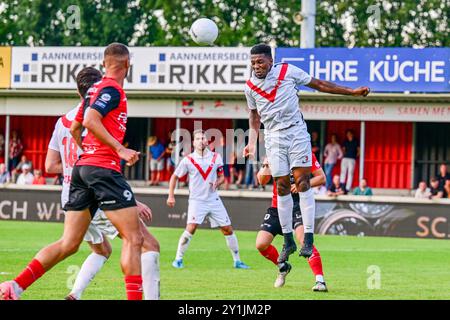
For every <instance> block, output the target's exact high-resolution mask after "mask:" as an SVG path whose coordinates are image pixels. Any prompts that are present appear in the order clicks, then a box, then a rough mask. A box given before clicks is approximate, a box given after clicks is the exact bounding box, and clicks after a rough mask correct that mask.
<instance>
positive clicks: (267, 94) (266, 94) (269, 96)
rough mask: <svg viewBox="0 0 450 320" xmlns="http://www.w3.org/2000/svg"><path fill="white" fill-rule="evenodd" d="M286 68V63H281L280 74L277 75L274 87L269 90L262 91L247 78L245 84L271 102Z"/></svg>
mask: <svg viewBox="0 0 450 320" xmlns="http://www.w3.org/2000/svg"><path fill="white" fill-rule="evenodd" d="M287 68H288V64H287V63H283V66H282V67H281V71H280V74H279V75H278V81H277V84H276V85H275V87H274V88H273V89H272V91H270V92H267V91H264V90H262V89H261V88H259V87H257V86H255V85H254V84H253V82H251V81H250V80H247V85H248V86H249V87H250V89H252V90H253V91H255V92H256V93H257V94H259V95H260V96H262V97H264V98H266V99H267V100H269V101H270V102H272V103H273V102H274V101H275V97H276V96H277V91H278V88H279V87H280V85H281V82H282V81H283V80H284V78H285V77H286V72H287Z"/></svg>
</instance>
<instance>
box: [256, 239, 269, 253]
mask: <svg viewBox="0 0 450 320" xmlns="http://www.w3.org/2000/svg"><path fill="white" fill-rule="evenodd" d="M268 247H269V244H267V243H266V242H262V241H256V249H257V250H258V251H259V252H262V251H264V250H266V249H267V248H268Z"/></svg>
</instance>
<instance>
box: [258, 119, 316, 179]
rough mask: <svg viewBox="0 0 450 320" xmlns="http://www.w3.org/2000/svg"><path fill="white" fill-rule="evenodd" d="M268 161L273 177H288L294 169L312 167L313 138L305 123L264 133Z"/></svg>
mask: <svg viewBox="0 0 450 320" xmlns="http://www.w3.org/2000/svg"><path fill="white" fill-rule="evenodd" d="M264 141H265V147H266V154H267V159H268V161H269V165H270V170H271V171H272V176H274V177H282V176H288V175H289V174H290V172H291V169H292V168H295V167H311V165H312V159H311V157H312V154H311V137H310V135H309V133H308V130H307V127H306V124H305V123H301V124H300V123H299V124H297V125H294V126H292V127H290V128H287V129H283V130H279V131H273V132H268V131H265V132H264Z"/></svg>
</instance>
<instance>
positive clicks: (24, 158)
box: [11, 155, 33, 181]
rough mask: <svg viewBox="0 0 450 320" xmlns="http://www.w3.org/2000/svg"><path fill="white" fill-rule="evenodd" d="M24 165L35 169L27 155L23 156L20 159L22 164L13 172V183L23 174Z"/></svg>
mask: <svg viewBox="0 0 450 320" xmlns="http://www.w3.org/2000/svg"><path fill="white" fill-rule="evenodd" d="M24 165H28V166H29V167H30V168H33V163H32V162H31V161H29V160H28V158H27V156H26V155H22V156H21V157H20V162H19V163H18V164H17V166H16V167H15V168H14V169H13V170H12V172H11V175H12V178H13V181H16V180H17V175H18V174H19V173H20V172H22V168H23V166H24Z"/></svg>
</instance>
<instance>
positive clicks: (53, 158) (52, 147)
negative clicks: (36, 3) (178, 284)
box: [46, 68, 159, 300]
mask: <svg viewBox="0 0 450 320" xmlns="http://www.w3.org/2000/svg"><path fill="white" fill-rule="evenodd" d="M100 79H101V73H100V72H99V71H98V70H97V69H95V68H85V69H83V70H81V71H80V73H79V74H78V75H77V85H78V91H79V94H80V96H81V97H86V96H87V95H88V89H89V87H91V86H92V85H93V84H94V83H95V82H97V81H99V80H100ZM86 99H89V98H88V97H87V98H86ZM84 103H87V100H83V101H82V102H81V103H80V104H79V105H78V106H77V107H75V108H74V109H72V110H71V111H69V112H68V113H67V114H66V115H64V116H62V117H61V118H59V119H58V121H57V122H56V125H55V129H54V131H53V135H52V138H51V140H50V143H49V146H48V152H47V158H46V171H47V172H48V173H63V174H64V181H63V188H62V193H61V206H62V207H64V205H65V204H66V203H67V201H68V199H69V188H70V180H71V177H72V170H73V166H74V165H75V162H76V161H77V160H78V157H79V156H80V154H81V153H82V150H81V148H79V147H78V145H77V141H76V140H75V139H74V137H72V135H71V132H70V127H71V124H72V122H73V121H74V119H75V116H76V114H77V112H78V109H79V108H83V107H84ZM137 204H138V207H139V210H140V212H141V217H142V218H144V219H146V220H150V219H151V210H150V209H149V208H148V207H147V206H146V205H145V204H143V203H140V202H137ZM92 210H95V211H96V212H95V215H94V216H93V218H92V220H91V223H90V225H89V228H88V231H87V232H86V234H85V236H84V240H85V241H86V242H87V243H88V244H89V246H90V247H91V249H92V251H93V252H92V253H91V255H90V256H89V257H88V258H87V259H86V260H85V262H84V263H83V265H82V267H81V269H80V272H79V273H78V275H77V278H76V280H75V283H74V286H73V288H72V291H71V292H70V294H69V295H68V296H67V298H66V299H68V300H79V299H81V295H82V293H83V291H84V290H85V289H86V287H87V286H88V285H89V283H90V281H91V280H92V279H93V278H94V276H95V275H96V274H97V273H98V272H99V271H100V269H101V268H102V266H103V264H104V263H105V262H106V260H107V259H108V258H109V256H110V255H111V251H112V249H111V245H110V243H109V242H108V240H107V238H105V236H106V237H108V238H110V239H111V240H113V239H114V238H115V237H117V236H118V235H119V232H118V231H117V229H116V228H115V227H114V225H113V224H112V223H111V222H110V221H109V219H108V218H107V217H106V215H105V213H104V212H103V211H102V210H100V209H96V208H92ZM141 229H142V230H141V231H142V233H143V235H144V244H143V250H142V251H143V253H142V256H141V260H142V275H143V287H144V296H145V298H146V299H147V300H157V299H159V244H158V241H157V240H156V239H155V238H154V237H153V236H152V235H151V234H150V233H149V232H148V230H147V229H146V228H145V226H144V225H143V224H142V228H141Z"/></svg>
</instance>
